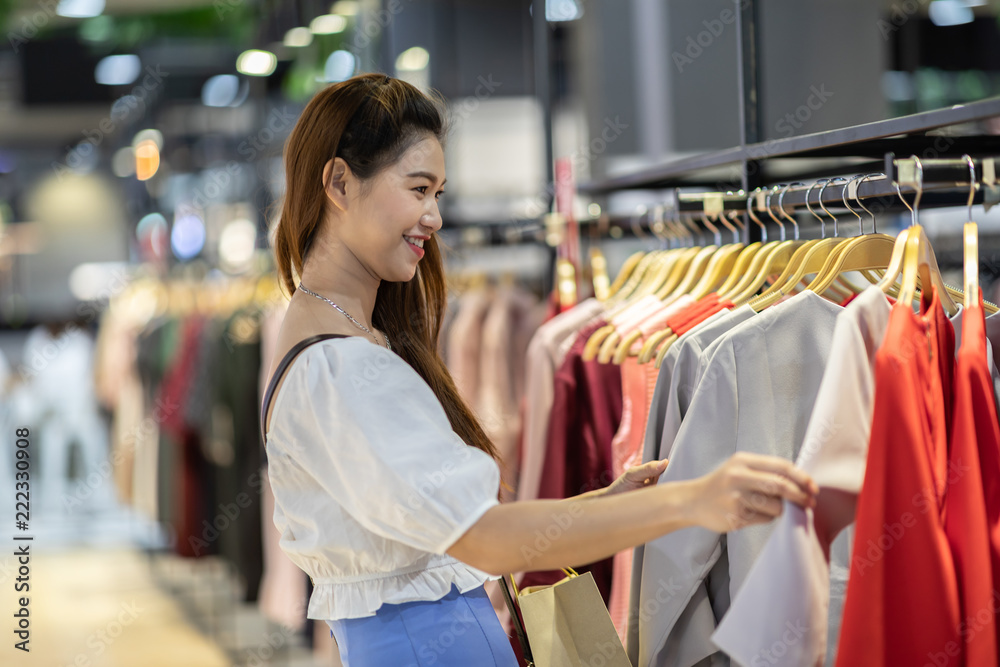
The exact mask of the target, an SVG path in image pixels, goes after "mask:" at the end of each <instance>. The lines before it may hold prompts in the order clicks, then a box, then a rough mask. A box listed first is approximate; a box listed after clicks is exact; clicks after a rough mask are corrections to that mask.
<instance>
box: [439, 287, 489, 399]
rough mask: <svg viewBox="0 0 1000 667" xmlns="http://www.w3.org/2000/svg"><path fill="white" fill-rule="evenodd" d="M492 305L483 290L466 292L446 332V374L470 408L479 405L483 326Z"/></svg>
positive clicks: (487, 293) (485, 291)
mask: <svg viewBox="0 0 1000 667" xmlns="http://www.w3.org/2000/svg"><path fill="white" fill-rule="evenodd" d="M492 302H493V297H492V295H491V294H490V293H489V292H488V291H487V290H485V289H476V290H470V291H468V292H466V293H465V294H463V295H462V296H461V297H460V299H459V303H458V315H456V316H455V320H454V321H453V322H452V324H451V328H450V329H449V331H448V370H449V371H451V375H452V377H453V378H454V380H455V386H456V387H458V393H459V394H461V396H462V398H464V399H465V402H466V403H468V404H469V405H471V406H476V405H477V404H478V402H479V359H480V356H481V354H482V351H481V344H482V337H483V324H484V322H485V320H486V314H487V312H488V311H489V308H490V304H491V303H492Z"/></svg>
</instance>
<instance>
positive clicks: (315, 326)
mask: <svg viewBox="0 0 1000 667" xmlns="http://www.w3.org/2000/svg"><path fill="white" fill-rule="evenodd" d="M326 333H336V334H344V335H347V336H354V335H357V331H356V330H352V329H349V328H347V327H345V326H343V325H342V324H341V323H340V322H339V321H337V320H335V319H334V320H332V321H331V320H330V319H327V318H323V317H317V315H316V314H315V313H314V312H312V311H311V309H310V308H308V307H305V306H303V305H302V304H301V303H299V302H298V301H297V300H296V299H292V301H291V303H289V304H288V310H287V311H286V312H285V316H284V318H283V319H282V321H281V328H280V330H279V331H278V341H277V344H276V345H275V348H274V355H273V356H272V357H271V360H270V363H269V368H268V371H267V385H270V383H271V379H272V376H273V375H274V373H275V371H276V370H277V368H278V365H279V364H280V363H281V360H282V359H284V358H285V355H286V354H288V353H289V351H291V349H292V348H293V347H295V345H297V344H298V343H299V342H300V341H303V340H305V339H307V338H311V337H312V336H317V335H319V334H326ZM286 375H287V372H286ZM284 381H285V378H284V376H283V377H281V378H279V379H278V383H277V385H276V386H275V389H274V396H277V395H278V393H279V392H280V391H281V386H282V384H283V383H284ZM267 385H265V386H267ZM274 396H272V398H271V404H270V405H269V406H268V409H267V415H266V417H265V421H264V428H265V432H266V430H267V428H268V426H269V425H270V423H271V413H272V411H273V410H274V403H275V401H274Z"/></svg>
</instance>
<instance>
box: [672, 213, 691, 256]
mask: <svg viewBox="0 0 1000 667" xmlns="http://www.w3.org/2000/svg"><path fill="white" fill-rule="evenodd" d="M670 219H671V220H672V221H673V223H674V226H675V227H677V229H679V230H681V231H682V232H683V233H684V238H685V239H687V245H688V247H689V248H693V247H694V243H695V242H694V234H692V233H691V229H690V228H688V227H686V226H685V225H684V221H682V220H681V212H680V210H678V209H677V207H676V206H675V207H673V208H672V209H671V211H670Z"/></svg>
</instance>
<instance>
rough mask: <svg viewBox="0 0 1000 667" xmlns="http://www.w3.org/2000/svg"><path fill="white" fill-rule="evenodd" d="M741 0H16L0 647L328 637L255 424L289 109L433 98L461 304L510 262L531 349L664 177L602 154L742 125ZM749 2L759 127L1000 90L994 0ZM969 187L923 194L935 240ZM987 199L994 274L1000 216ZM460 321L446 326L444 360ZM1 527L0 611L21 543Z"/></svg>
mask: <svg viewBox="0 0 1000 667" xmlns="http://www.w3.org/2000/svg"><path fill="white" fill-rule="evenodd" d="M743 4H745V3H744V2H735V1H734V0H698V1H695V0H670V1H665V0H547V1H546V2H545V3H544V7H542V3H538V2H536V3H532V2H530V1H529V0H338V1H336V2H333V3H330V2H323V1H320V0H297V1H285V0H0V27H2V34H3V40H2V42H0V424H2V432H0V480H2V482H0V489H2V490H3V494H2V495H3V498H0V507H2V508H3V510H4V513H3V515H2V516H4V517H9V516H11V517H12V516H13V515H14V497H13V496H14V493H13V491H12V490H11V489H13V481H14V479H15V473H16V472H17V470H18V468H17V467H16V465H15V463H16V462H15V458H14V432H15V429H17V428H26V429H28V431H29V432H30V436H29V440H30V443H31V444H30V451H31V466H32V468H31V479H32V486H31V489H32V494H31V496H32V497H31V530H30V532H31V534H33V535H34V541H33V542H32V545H31V549H32V559H33V560H32V569H31V577H32V579H31V592H32V595H33V597H32V606H31V613H32V615H33V616H32V636H31V638H32V639H31V649H32V652H31V653H30V655H29V654H25V653H22V652H19V651H15V650H13V649H12V648H11V646H10V642H9V641H5V643H4V645H3V646H2V647H0V662H2V664H4V665H46V666H50V665H95V666H96V665H130V666H132V665H185V666H190V667H202V666H205V667H207V666H209V665H212V666H214V665H220V666H224V665H301V666H305V665H336V664H339V662H338V661H337V659H336V658H335V657H334V656H335V649H334V645H333V644H332V640H331V639H330V638H329V632H328V631H327V628H326V625H325V624H314V623H312V622H310V621H307V620H306V618H305V601H306V599H307V596H308V587H309V583H308V579H306V578H305V577H304V575H302V573H301V572H299V571H298V570H297V569H295V568H294V566H292V565H291V564H290V563H289V562H287V561H286V560H284V559H283V558H284V557H283V555H282V554H281V552H280V550H277V546H276V539H277V537H276V535H275V534H273V532H274V529H273V526H272V525H271V523H270V514H271V505H269V503H272V502H273V500H272V499H270V497H269V492H268V489H267V484H266V480H265V478H264V477H263V473H262V465H263V461H262V458H261V454H260V443H259V436H258V434H257V405H259V399H260V395H261V394H260V388H261V386H262V384H261V383H262V380H263V378H264V374H265V373H266V372H267V369H268V367H269V365H270V362H271V359H270V349H271V348H270V347H269V346H272V345H273V342H274V336H275V334H276V331H277V326H278V325H279V324H280V320H281V313H282V312H283V308H284V304H285V297H284V295H283V294H282V293H281V291H280V290H279V289H278V286H277V282H276V279H275V274H274V269H273V262H272V259H271V255H270V252H269V249H268V248H269V245H268V236H269V230H270V229H272V228H273V225H274V222H275V218H274V216H275V213H276V211H277V208H276V206H277V204H279V203H280V200H281V197H282V194H283V188H284V180H283V179H284V174H283V169H282V163H281V155H282V148H283V145H284V141H285V139H286V138H287V136H288V134H289V132H290V131H291V129H292V127H293V126H294V123H295V122H296V119H297V118H298V115H299V113H300V111H301V109H302V108H303V106H304V105H305V103H306V102H307V101H308V100H309V99H310V97H311V96H312V95H313V94H314V93H315V92H316V91H317V90H319V89H320V88H322V87H323V86H325V85H328V84H330V83H332V82H336V81H341V80H343V79H346V78H348V77H350V76H352V75H354V74H357V73H361V72H369V71H380V72H385V73H388V74H391V75H393V76H397V77H400V78H402V79H405V80H407V81H409V82H411V83H413V84H414V85H416V86H418V87H420V88H422V89H425V90H429V89H436V90H438V91H440V92H441V93H442V94H443V95H444V96H445V97H446V98H447V100H448V103H449V108H450V113H451V119H452V130H451V135H450V137H449V140H448V143H447V146H446V160H447V172H448V173H447V175H448V192H447V195H446V196H445V197H444V198H443V200H442V213H443V216H444V219H445V229H444V230H443V231H442V237H443V238H444V239H445V240H446V241H447V243H448V245H449V246H450V248H451V250H450V253H449V256H448V262H449V279H450V281H451V283H450V284H451V289H452V292H451V293H452V296H453V303H454V310H458V311H462V310H465V311H466V312H472V311H475V310H476V309H479V311H481V313H483V314H485V312H486V310H487V308H488V307H489V305H490V303H492V301H490V300H484V299H483V297H482V294H483V292H482V290H483V286H484V285H490V286H493V287H496V286H501V287H504V288H507V289H509V290H511V292H512V293H513V294H515V296H516V299H514V300H513V301H510V302H509V303H507V302H505V306H504V307H505V308H509V309H512V310H511V312H515V311H516V313H517V317H518V318H519V319H518V320H517V322H518V326H519V327H520V328H519V329H517V331H518V332H520V333H518V334H517V335H511V336H510V338H509V340H507V339H504V340H502V341H499V342H497V343H496V345H505V346H507V347H506V348H505V350H504V354H505V355H507V356H506V357H504V358H506V359H515V358H516V359H520V358H521V356H519V355H523V352H524V347H525V346H526V345H527V340H528V338H530V333H531V331H532V330H533V327H537V325H538V323H539V322H540V321H541V320H542V318H543V317H544V312H545V309H546V306H547V304H551V301H552V297H551V294H552V292H553V289H554V286H555V283H556V276H555V273H554V266H555V260H556V258H557V257H564V256H567V255H566V253H565V252H564V250H563V248H564V246H565V243H566V242H567V239H569V240H571V241H573V242H574V243H576V244H579V243H581V242H582V243H583V244H584V245H586V247H587V248H588V249H589V248H591V247H593V248H595V249H597V250H599V251H600V252H601V253H602V256H603V257H605V258H606V262H607V267H608V272H609V273H610V275H611V276H612V277H613V276H614V275H615V273H616V272H617V270H618V267H620V266H621V265H622V263H623V262H624V260H625V258H626V257H628V256H629V255H630V254H632V253H633V252H634V251H636V250H641V249H648V248H649V247H650V243H651V242H654V241H655V239H653V240H651V238H650V236H649V235H648V234H646V233H643V232H642V228H641V226H639V227H637V226H636V225H634V224H631V221H633V220H634V219H635V214H636V211H639V210H645V208H641V207H648V206H653V205H655V204H657V203H659V202H662V201H663V200H664V199H665V198H667V197H668V196H670V195H671V192H670V189H669V188H668V187H666V186H667V185H670V186H673V185H676V183H665V182H664V183H653V184H652V185H649V184H647V185H648V187H630V188H620V189H619V188H615V187H604V186H600V184H601V183H605V184H607V183H610V182H613V179H615V178H618V177H621V176H622V175H626V176H627V175H629V174H636V173H643V172H642V170H644V169H648V168H651V167H652V168H655V167H656V166H658V165H665V164H672V163H674V162H675V161H677V160H683V159H685V158H689V157H690V156H697V155H700V154H706V153H713V152H714V151H721V150H725V149H727V148H729V147H733V146H740V145H741V144H742V143H746V142H747V141H748V139H747V136H746V127H747V124H746V123H745V115H746V109H745V106H744V105H745V103H746V97H745V96H744V93H745V87H746V70H745V66H746V62H745V59H744V56H743V55H742V54H744V53H745V51H743V50H742V48H743V47H742V43H741V42H740V38H741V33H740V29H739V28H738V27H737V25H736V23H735V15H736V13H738V12H739V11H740V10H741V5H743ZM755 12H756V14H755V16H756V25H755V28H754V30H755V38H756V48H757V53H756V56H755V57H756V65H755V68H754V74H755V77H756V80H757V85H756V88H755V89H754V90H755V94H756V95H757V96H758V98H757V99H755V101H754V105H755V109H756V110H757V113H758V118H757V126H756V127H757V129H758V130H759V132H758V134H759V136H757V137H756V138H755V139H753V141H756V142H767V141H769V140H781V139H786V138H789V137H796V136H803V135H808V134H810V133H817V132H824V131H831V130H835V129H838V128H845V127H850V126H855V125H859V124H864V123H872V122H878V121H886V120H888V119H892V118H896V117H901V116H906V115H909V114H915V113H922V112H930V111H934V110H939V109H947V108H949V107H952V106H953V105H961V104H967V103H972V102H977V101H982V100H988V99H990V98H994V97H996V96H998V95H1000V19H998V15H1000V2H997V1H996V0H980V1H976V0H919V1H918V0H901V1H898V2H890V1H887V0H879V1H878V2H872V1H871V0H843V1H841V2H836V3H834V2H829V1H826V0H760V1H759V2H757V3H756V10H755ZM744 28H745V26H744ZM802 109H805V110H806V113H801V110H802ZM968 129H969V128H965V130H968ZM972 130H974V131H973V132H971V133H972V134H975V135H977V136H986V135H998V134H1000V118H996V117H994V118H985V119H979V120H977V122H976V123H975V127H974V128H972ZM958 131H959V132H962V131H963V130H962V129H961V128H960V129H959V130H958ZM967 133H968V132H967ZM560 158H561V164H562V165H564V166H565V169H564V171H563V176H562V177H560V178H556V175H557V173H559V169H558V168H557V166H556V160H557V159H560ZM567 165H568V166H567ZM796 168H797V169H801V163H799V164H798V165H797V167H796ZM567 170H568V171H567ZM566 173H568V174H569V175H568V176H567V175H566ZM774 173H776V174H777V173H780V169H779V168H777V167H776V171H775V172H774ZM703 176H704V178H703V179H702V180H705V179H708V180H712V179H715V180H716V181H717V182H719V183H721V184H722V187H723V188H725V189H728V188H732V189H736V188H739V187H741V186H745V185H747V184H746V183H741V174H740V171H739V169H736V170H735V171H734V169H733V168H729V169H728V170H722V171H720V172H719V173H717V174H716V173H713V174H712V175H711V176H709V175H703ZM653 180H655V179H653ZM766 184H767V185H770V183H766ZM560 198H562V200H563V201H562V203H559V202H557V201H555V200H557V199H560ZM556 208H559V209H560V210H561V213H562V216H561V218H558V219H554V218H553V217H551V216H548V214H549V213H550V212H551V211H553V210H555V209H556ZM964 210H965V209H964V208H960V209H940V210H935V211H932V212H928V213H926V214H925V216H924V218H923V222H924V224H925V225H926V226H928V229H929V230H931V231H932V232H934V233H935V234H936V235H937V237H940V238H941V241H940V242H941V243H942V247H946V246H947V245H948V243H949V240H948V239H949V238H951V237H954V238H956V239H957V237H958V235H959V233H960V229H961V226H960V225H959V224H955V223H956V221H960V220H961V219H962V218H963V216H964V215H965V213H964ZM567 219H578V220H580V221H585V220H592V221H599V222H600V223H601V224H595V225H591V226H583V225H581V226H580V228H579V230H577V228H576V227H575V226H570V227H568V228H567V227H566V226H565V224H564V221H565V220H567ZM852 219H853V218H852ZM560 220H561V221H563V222H560ZM881 222H882V223H883V226H884V228H885V230H889V229H890V228H892V227H893V225H897V226H898V224H899V216H898V214H896V213H889V214H887V215H885V217H884V220H882V221H881ZM979 222H980V229H981V233H982V235H983V238H982V241H981V251H982V254H983V260H982V264H983V267H984V269H983V270H984V271H985V272H987V274H988V275H986V276H985V277H984V280H985V282H984V286H987V289H992V287H991V286H992V283H993V279H995V277H996V274H997V272H998V271H997V270H996V258H997V252H996V251H997V250H998V249H1000V242H998V241H1000V237H998V236H997V233H998V232H1000V217H998V214H997V212H996V210H993V211H990V212H986V211H984V212H983V213H982V216H981V217H980V218H979ZM935 225H936V226H935ZM598 229H599V231H594V230H598ZM880 231H882V226H880ZM574 253H575V254H574ZM569 255H570V256H576V257H578V256H579V248H578V247H577V248H576V249H575V250H573V251H572V252H570V253H569ZM942 263H943V264H944V265H945V268H949V266H948V262H947V261H946V260H943V261H942ZM955 266H960V264H959V263H958V260H956V263H955ZM950 268H954V267H950ZM587 270H589V269H585V270H584V272H586V271H587ZM956 282H959V281H956ZM581 284H582V283H581ZM492 294H493V293H492V292H491V295H492ZM581 296H582V295H581ZM492 298H493V297H492V296H491V299H492ZM511 304H514V305H511ZM469 309H472V310H471V311H470V310H469ZM482 316H485V315H482ZM460 343H461V341H459V340H456V341H443V342H442V346H443V348H445V352H446V354H447V356H448V358H449V363H460V362H458V361H457V359H458V355H459V348H460V347H461V345H460ZM473 375H474V377H473V379H472V380H468V381H469V382H473V383H474V382H476V381H477V380H476V377H478V376H475V374H473ZM463 377H468V376H467V375H466V376H463ZM463 390H465V391H466V392H467V393H472V394H475V392H476V389H475V388H474V387H472V386H471V385H470V386H465V387H463ZM506 391H507V395H506V396H505V400H506V403H505V404H504V407H501V408H496V410H495V412H492V413H489V414H484V420H485V421H486V422H487V426H488V427H489V428H491V429H492V430H493V433H494V434H495V435H496V437H498V438H507V439H508V440H509V439H510V438H515V439H516V432H515V433H513V434H512V433H511V432H510V430H511V429H512V428H513V429H514V431H516V416H517V415H516V406H517V401H518V400H519V398H520V395H521V394H523V387H517V386H514V387H513V388H507V389H506ZM484 400H485V399H484ZM511 405H513V406H514V408H513V413H511V410H512V408H511V407H510V406H511ZM484 410H486V409H485V408H484ZM504 410H506V412H504ZM511 414H513V422H512V421H510V420H508V419H507V417H510V416H511ZM511 424H514V426H511ZM504 429H506V431H504ZM4 520H7V519H6V518H5V519H4ZM12 531H13V529H12ZM5 540H6V538H5ZM5 543H6V542H5ZM11 544H13V542H11ZM0 551H2V552H3V553H5V554H8V555H5V556H0V584H2V585H0V589H2V590H3V591H4V592H3V594H2V595H0V611H2V613H0V615H2V616H3V617H4V618H8V619H9V618H11V616H10V615H9V612H10V610H12V609H13V608H14V604H15V601H14V594H13V593H12V592H11V588H12V586H13V583H14V581H15V579H16V577H17V576H18V574H17V564H16V563H15V559H14V557H13V556H12V555H10V554H11V553H12V549H8V548H3V549H2V550H0ZM6 631H7V630H6V628H5V632H6ZM5 636H8V638H9V635H5Z"/></svg>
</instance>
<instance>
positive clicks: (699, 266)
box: [588, 245, 718, 364]
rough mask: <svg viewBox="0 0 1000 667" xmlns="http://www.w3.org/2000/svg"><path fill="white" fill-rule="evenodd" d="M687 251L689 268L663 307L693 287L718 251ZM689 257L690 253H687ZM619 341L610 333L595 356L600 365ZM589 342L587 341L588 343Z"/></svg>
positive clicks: (614, 332)
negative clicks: (690, 257) (692, 253)
mask: <svg viewBox="0 0 1000 667" xmlns="http://www.w3.org/2000/svg"><path fill="white" fill-rule="evenodd" d="M688 250H693V251H695V252H694V258H693V259H692V260H691V262H690V266H688V267H687V269H686V271H685V272H684V275H683V279H682V280H681V281H680V284H679V285H678V286H677V288H676V289H675V290H674V291H673V292H672V293H671V295H670V296H669V297H667V299H666V300H665V301H664V302H663V305H664V306H668V305H670V304H671V303H673V302H674V301H676V300H677V299H678V298H680V296H681V295H682V294H687V293H688V292H689V291H690V290H691V287H693V286H694V283H695V281H697V280H698V279H700V278H701V276H702V275H704V273H705V270H706V268H707V266H708V263H709V261H710V260H711V258H712V256H713V255H715V253H716V251H717V250H718V246H714V245H712V246H706V247H704V248H689V249H688ZM688 256H690V253H688ZM620 340H621V336H620V334H619V333H618V331H617V330H615V331H613V332H611V333H610V334H609V335H608V336H607V338H606V340H605V341H604V343H603V344H602V345H601V348H600V351H599V352H598V355H597V360H598V361H599V362H601V363H602V364H606V363H610V362H611V360H612V359H613V358H614V354H615V351H616V350H617V348H618V343H619V341H620ZM589 342H590V341H588V343H589Z"/></svg>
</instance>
